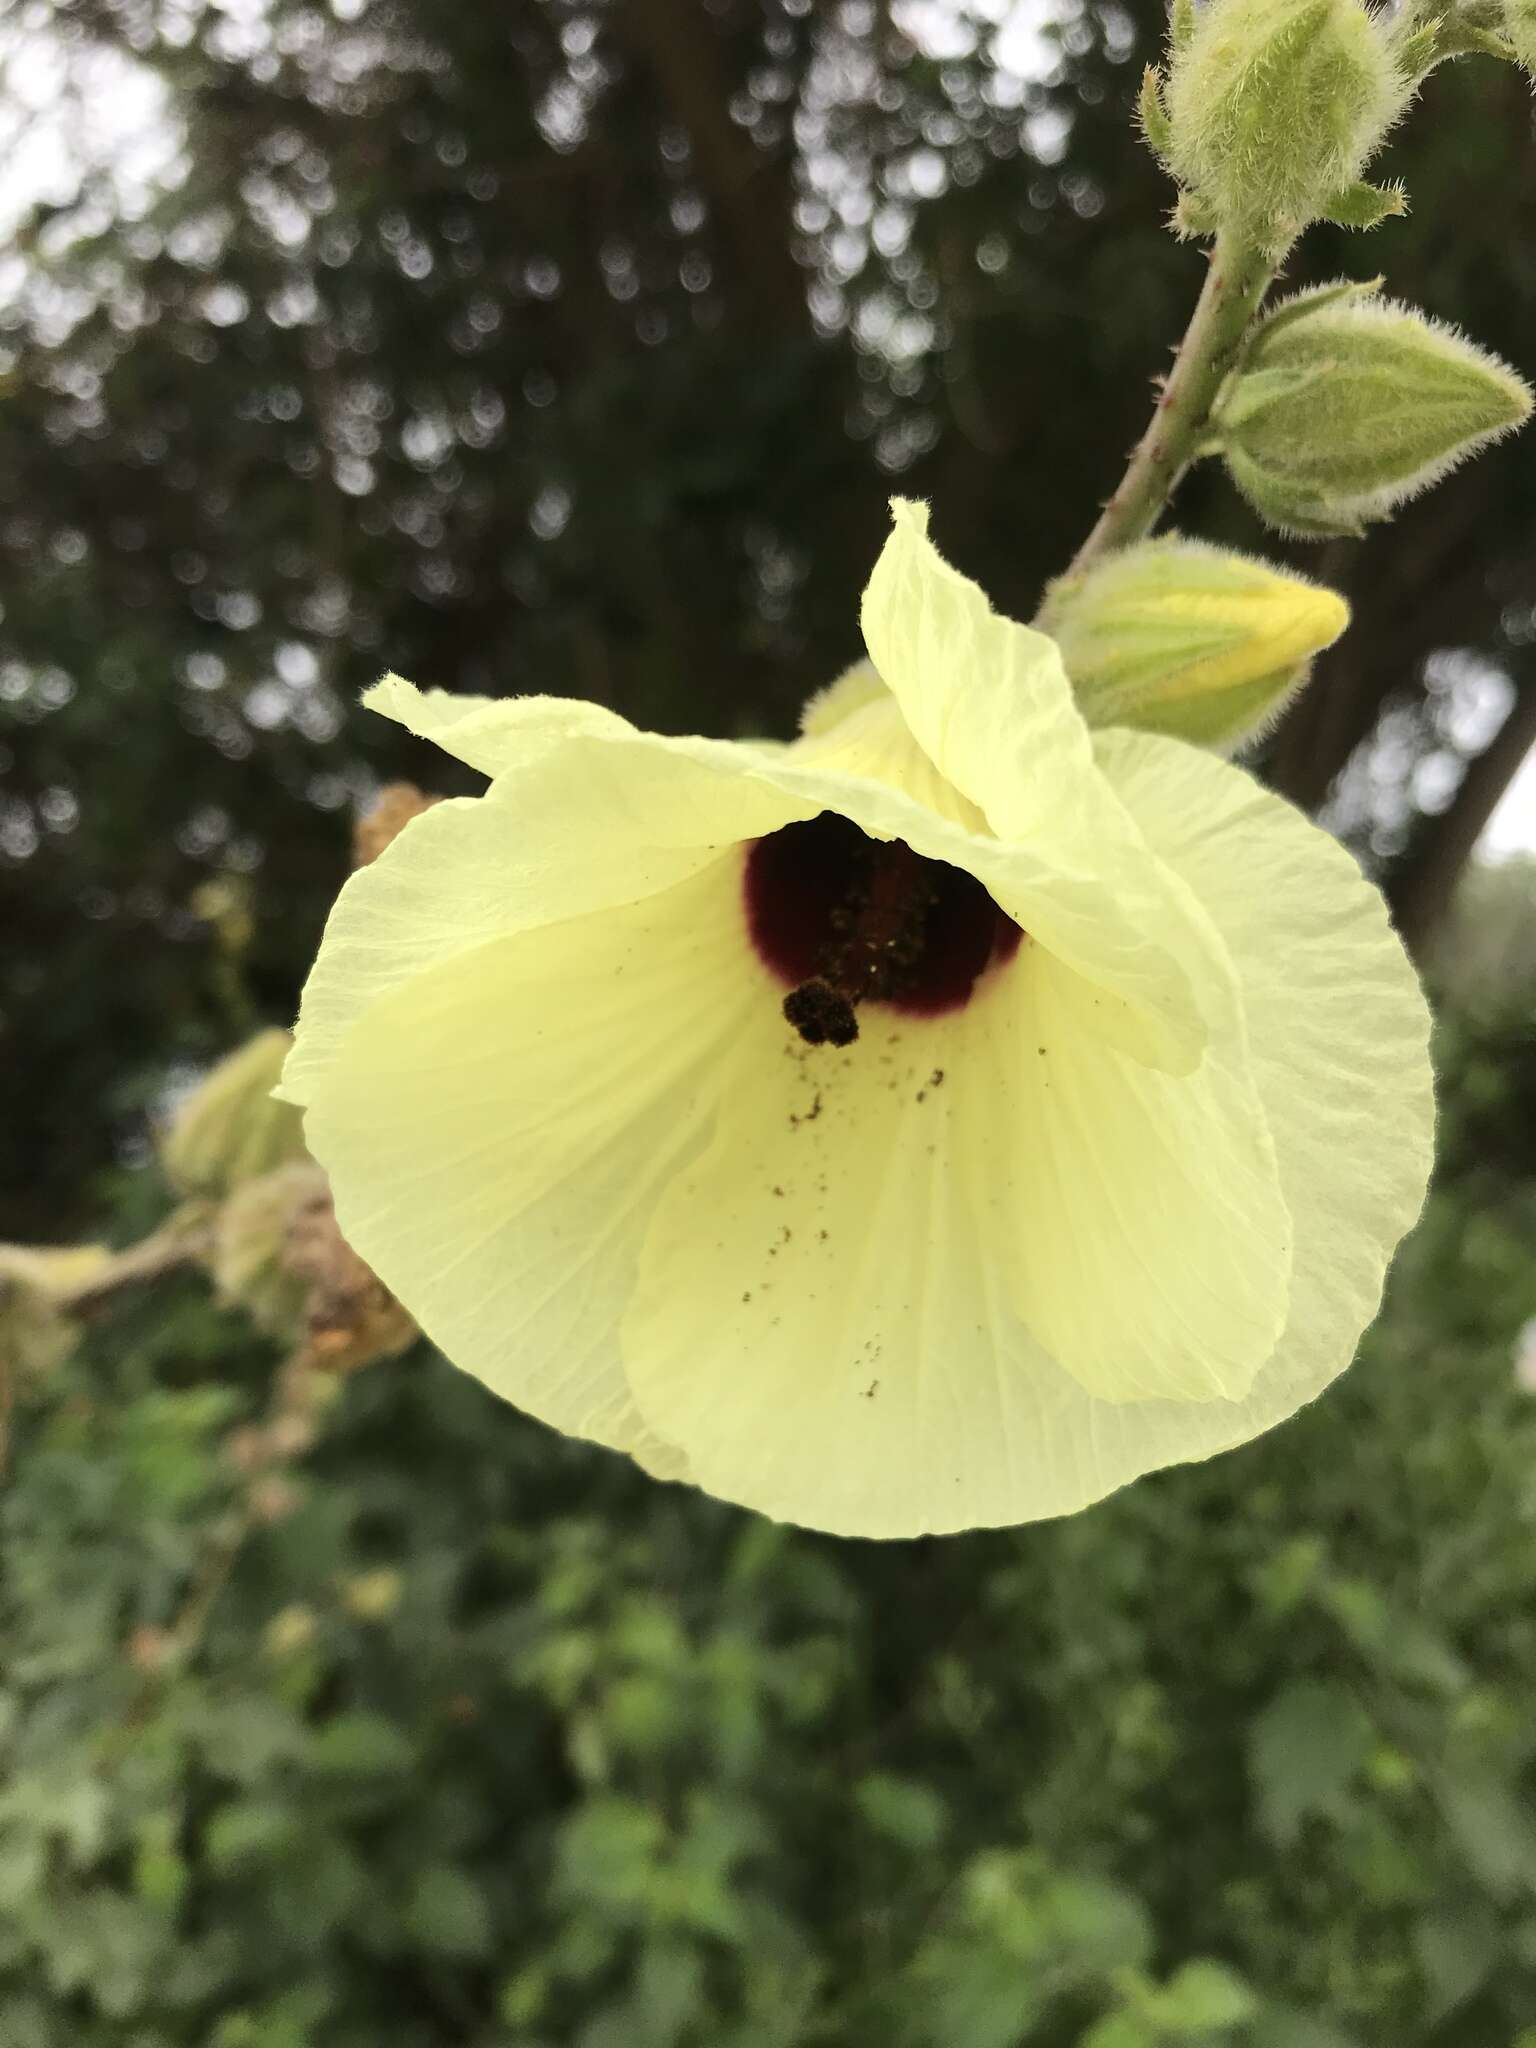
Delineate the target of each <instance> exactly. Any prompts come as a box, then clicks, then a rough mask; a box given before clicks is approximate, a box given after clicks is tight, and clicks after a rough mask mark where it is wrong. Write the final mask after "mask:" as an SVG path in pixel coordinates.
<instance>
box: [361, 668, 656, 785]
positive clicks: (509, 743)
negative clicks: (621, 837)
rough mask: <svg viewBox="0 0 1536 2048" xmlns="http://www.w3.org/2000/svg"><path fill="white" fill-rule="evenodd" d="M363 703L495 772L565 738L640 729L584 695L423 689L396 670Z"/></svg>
mask: <svg viewBox="0 0 1536 2048" xmlns="http://www.w3.org/2000/svg"><path fill="white" fill-rule="evenodd" d="M363 704H364V706H365V707H366V708H367V709H368V710H369V711H377V712H378V713H379V714H380V716H381V717H383V718H392V719H394V721H395V723H396V724H397V725H403V726H404V727H405V729H406V731H407V732H413V733H415V734H416V736H417V738H418V739H424V740H431V742H432V743H433V745H434V746H438V747H441V748H442V750H443V752H444V753H445V754H453V755H456V756H457V758H458V759H459V760H461V761H465V762H467V763H468V764H469V766H470V767H471V768H478V769H479V770H480V773H481V774H482V775H491V776H496V775H505V774H507V773H508V772H509V771H510V770H512V769H515V768H520V767H522V766H524V765H525V764H526V763H527V762H529V761H531V760H534V759H536V758H537V757H538V756H539V755H541V754H542V753H543V752H544V751H545V750H546V749H547V748H548V747H549V746H550V745H551V744H554V743H556V742H558V741H560V740H567V739H603V738H611V737H613V736H614V735H615V734H628V733H633V731H634V730H635V728H634V727H633V726H632V725H630V724H629V723H628V722H627V721H626V720H625V719H622V718H620V717H619V715H618V713H617V712H615V711H605V710H604V709H603V707H602V706H601V705H600V704H589V703H587V702H586V701H585V699H583V698H579V697H470V696H461V695H459V694H458V693H457V692H455V691H452V690H418V689H417V687H416V685H415V684H414V683H408V682H407V681H406V680H405V678H404V676H397V675H393V674H391V675H387V676H385V677H384V678H383V679H382V681H380V682H377V683H375V684H374V686H373V688H372V689H371V690H366V691H364V693H363Z"/></svg>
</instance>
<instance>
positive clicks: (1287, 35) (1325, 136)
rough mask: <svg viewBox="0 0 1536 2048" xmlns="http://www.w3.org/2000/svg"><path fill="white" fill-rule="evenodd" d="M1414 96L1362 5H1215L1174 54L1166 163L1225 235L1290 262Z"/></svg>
mask: <svg viewBox="0 0 1536 2048" xmlns="http://www.w3.org/2000/svg"><path fill="white" fill-rule="evenodd" d="M1408 91H1409V87H1408V83H1407V81H1406V79H1405V78H1404V77H1403V75H1402V73H1401V71H1400V69H1399V66H1398V63H1397V59H1396V57H1395V56H1394V54H1393V50H1392V47H1391V44H1390V42H1389V40H1388V35H1387V31H1386V29H1385V27H1384V26H1383V24H1382V23H1381V22H1380V21H1379V20H1378V18H1377V17H1376V15H1374V14H1373V13H1370V12H1368V11H1367V10H1366V8H1364V7H1363V6H1362V5H1360V0H1209V4H1208V5H1207V6H1205V7H1203V8H1202V9H1201V10H1200V12H1199V14H1198V15H1197V16H1196V18H1195V22H1194V26H1193V27H1192V28H1191V29H1190V30H1189V32H1188V34H1187V36H1186V37H1185V38H1183V39H1182V41H1180V42H1178V43H1177V44H1176V45H1175V47H1174V48H1173V50H1172V52H1171V54H1170V59H1169V69H1168V77H1167V81H1166V85H1165V88H1164V105H1165V108H1166V122H1165V127H1164V129H1163V130H1162V131H1161V132H1160V133H1159V137H1158V140H1159V153H1160V154H1161V155H1163V156H1164V157H1165V159H1166V161H1167V163H1168V165H1169V168H1170V169H1171V170H1172V171H1173V173H1174V175H1175V177H1177V178H1178V180H1179V182H1180V184H1182V185H1183V186H1185V187H1186V188H1187V189H1188V190H1189V191H1192V192H1194V193H1195V194H1197V195H1198V197H1199V198H1200V200H1202V201H1203V202H1205V204H1206V206H1207V207H1208V208H1209V209H1210V211H1211V213H1212V215H1213V216H1214V218H1215V220H1216V222H1217V224H1218V225H1219V226H1221V227H1224V228H1230V229H1232V230H1233V231H1234V232H1235V233H1237V234H1240V235H1241V236H1243V237H1244V238H1245V239H1246V240H1248V241H1251V242H1253V243H1255V244H1257V245H1258V247H1260V248H1261V249H1263V250H1264V251H1265V252H1266V253H1267V254H1269V255H1272V256H1276V257H1278V256H1280V255H1281V254H1283V253H1284V251H1285V250H1286V249H1287V248H1289V247H1290V245H1291V243H1292V242H1293V241H1295V239H1296V237H1297V236H1298V235H1299V234H1300V233H1301V232H1302V230H1303V229H1304V228H1305V227H1306V226H1307V225H1308V224H1309V223H1310V222H1311V221H1314V220H1316V219H1318V218H1319V217H1320V216H1321V215H1322V214H1324V213H1325V212H1326V211H1327V210H1328V205H1329V202H1330V200H1331V199H1332V198H1333V196H1334V195H1335V194H1336V193H1339V192H1342V191H1343V190H1344V189H1345V188H1347V187H1349V186H1352V185H1353V184H1354V183H1355V182H1356V180H1357V179H1358V178H1359V176H1360V172H1361V170H1362V168H1363V167H1364V165H1365V163H1366V161H1367V160H1368V158H1369V157H1370V156H1371V155H1372V154H1373V153H1374V151H1375V150H1376V148H1377V146H1378V144H1379V143H1380V142H1381V140H1382V137H1383V136H1384V135H1385V134H1386V132H1387V130H1388V129H1389V128H1390V127H1391V125H1392V123H1393V121H1394V120H1396V118H1397V116H1398V114H1399V113H1400V112H1401V111H1402V108H1403V106H1404V104H1405V101H1406V99H1407V96H1408ZM1144 118H1145V116H1144Z"/></svg>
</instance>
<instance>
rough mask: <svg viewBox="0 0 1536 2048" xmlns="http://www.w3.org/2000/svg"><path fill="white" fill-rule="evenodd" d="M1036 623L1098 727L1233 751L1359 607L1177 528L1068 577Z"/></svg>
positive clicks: (1272, 712)
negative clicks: (1122, 728)
mask: <svg viewBox="0 0 1536 2048" xmlns="http://www.w3.org/2000/svg"><path fill="white" fill-rule="evenodd" d="M1038 623H1039V625H1040V628H1041V630H1042V631H1043V632H1046V633H1049V634H1050V635H1051V637H1052V639H1054V640H1055V641H1056V643H1057V645H1058V646H1059V647H1060V649H1061V656H1062V661H1063V663H1064V664H1065V666H1066V671H1067V674H1068V675H1069V676H1070V677H1071V679H1072V687H1073V691H1074V693H1075V695H1076V697H1077V701H1078V704H1079V706H1080V708H1081V710H1082V712H1083V716H1084V717H1085V718H1086V719H1087V721H1088V723H1089V724H1090V725H1094V726H1100V725H1130V726H1135V727H1137V728H1138V729H1139V730H1141V731H1143V732H1157V733H1165V734H1167V735H1168V736H1169V737H1170V738H1173V739H1181V740H1187V741H1189V742H1190V744H1191V745H1194V746H1201V747H1211V748H1214V749H1216V750H1217V751H1218V752H1221V753H1229V752H1231V751H1232V750H1233V749H1235V748H1237V747H1239V746H1241V745H1242V744H1243V743H1244V742H1245V741H1247V740H1250V739H1252V738H1253V737H1254V736H1255V735H1256V734H1258V733H1260V732H1262V731H1263V730H1264V729H1265V728H1266V727H1267V726H1268V725H1270V724H1272V723H1273V722H1274V720H1275V719H1276V718H1277V717H1278V716H1279V714H1280V712H1281V711H1282V710H1283V709H1284V707H1285V705H1286V704H1287V702H1288V701H1289V700H1290V698H1291V697H1292V696H1294V694H1295V693H1296V691H1297V690H1299V689H1300V688H1301V686H1302V684H1303V683H1304V682H1305V681H1306V679H1307V675H1308V673H1309V671H1310V668H1311V663H1312V657H1313V656H1314V655H1315V654H1317V653H1319V652H1320V651H1321V650H1322V649H1323V648H1324V647H1328V646H1331V644H1332V643H1333V642H1334V641H1335V640H1337V639H1338V637H1339V635H1340V634H1341V633H1342V632H1343V631H1344V628H1345V627H1346V626H1347V625H1348V624H1349V607H1348V605H1346V604H1345V602H1344V600H1343V598H1341V597H1340V596H1338V595H1337V593H1336V592H1334V591H1332V590H1325V589H1323V588H1322V587H1321V586H1319V585H1318V584H1315V583H1309V582H1308V581H1306V579H1305V578H1303V577H1300V576H1293V575H1290V574H1288V573H1286V572H1283V571H1281V570H1279V569H1275V568H1272V567H1271V565H1270V564H1269V563H1268V562H1261V561H1258V560H1256V559H1255V558H1254V557H1252V556H1249V555H1239V554H1233V553H1230V552H1229V551H1228V550H1227V549H1225V548H1216V547H1209V546H1207V545H1206V544H1205V543H1204V542H1203V541H1193V540H1183V539H1181V538H1180V537H1179V536H1178V535H1177V534H1171V535H1168V536H1167V537H1165V538H1164V539H1161V540H1153V541H1143V542H1142V543H1141V544H1140V545H1138V546H1136V547H1132V548H1127V549H1125V550H1124V551H1123V552H1122V553H1120V554H1114V555H1107V556H1105V557H1104V558H1103V559H1102V560H1100V561H1098V562H1096V563H1095V564H1094V566H1093V567H1092V568H1091V569H1089V570H1088V571H1087V573H1086V574H1085V575H1083V576H1078V577H1063V578H1062V580H1061V581H1060V582H1058V583H1057V584H1055V585H1054V586H1053V587H1052V589H1051V592H1050V594H1049V596H1048V598H1047V600H1046V604H1045V609H1044V611H1043V612H1042V613H1041V616H1040V619H1039V622H1038Z"/></svg>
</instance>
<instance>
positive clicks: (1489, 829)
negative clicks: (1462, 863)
mask: <svg viewBox="0 0 1536 2048" xmlns="http://www.w3.org/2000/svg"><path fill="white" fill-rule="evenodd" d="M1524 853H1536V747H1533V748H1532V750H1531V751H1530V753H1528V754H1527V755H1526V757H1525V760H1524V762H1523V763H1522V765H1521V766H1520V768H1519V769H1517V771H1516V773H1515V775H1514V778H1513V779H1512V781H1511V782H1510V785H1509V787H1508V789H1506V790H1505V792H1504V794H1503V795H1502V796H1501V797H1500V798H1499V801H1498V803H1497V804H1496V805H1495V806H1494V811H1493V816H1492V817H1491V818H1490V819H1489V820H1488V823H1487V824H1486V825H1485V826H1484V827H1483V836H1482V838H1481V839H1479V840H1478V842H1477V858H1478V859H1479V860H1488V861H1500V860H1514V859H1516V858H1517V857H1518V856H1519V855H1521V854H1524Z"/></svg>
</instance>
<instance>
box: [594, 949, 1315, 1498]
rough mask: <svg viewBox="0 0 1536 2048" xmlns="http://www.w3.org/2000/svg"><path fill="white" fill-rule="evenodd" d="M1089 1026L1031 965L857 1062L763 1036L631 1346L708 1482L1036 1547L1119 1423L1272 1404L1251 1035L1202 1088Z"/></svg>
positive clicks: (740, 1493)
mask: <svg viewBox="0 0 1536 2048" xmlns="http://www.w3.org/2000/svg"><path fill="white" fill-rule="evenodd" d="M1091 1000H1092V996H1091V994H1089V993H1088V992H1087V991H1086V989H1085V988H1084V987H1083V986H1082V985H1080V984H1077V983H1076V982H1075V980H1074V979H1073V978H1072V977H1070V976H1063V974H1062V973H1061V971H1060V970H1059V969H1058V968H1057V966H1056V964H1055V963H1054V962H1052V961H1051V960H1050V958H1049V957H1048V956H1046V955H1043V954H1041V953H1040V952H1039V951H1038V949H1032V948H1028V947H1026V948H1025V950H1024V951H1023V952H1022V953H1021V954H1020V955H1019V956H1017V958H1016V960H1015V961H1014V962H1013V963H1011V964H1010V965H1009V966H1007V967H1004V968H1002V969H1001V970H999V971H997V972H995V973H994V974H993V975H992V976H991V977H989V979H988V980H987V981H986V982H984V983H983V984H981V985H980V986H979V988H978V992H977V994H976V996H975V997H973V999H972V1001H971V1002H970V1003H969V1004H968V1005H967V1006H966V1008H965V1009H964V1010H962V1011H960V1012H957V1013H953V1014H951V1015H948V1016H945V1017H940V1018H933V1019H909V1018H903V1017H901V1016H900V1015H898V1014H894V1013H891V1012H888V1011H887V1012H880V1011H878V1010H870V1011H867V1012H866V1013H865V1017H864V1022H863V1029H862V1032H861V1036H860V1039H859V1042H858V1044H857V1045H855V1046H854V1047H853V1048H851V1049H850V1050H849V1051H847V1052H844V1053H837V1052H833V1051H830V1050H828V1049H825V1048H818V1049H815V1050H811V1049H809V1048H806V1047H803V1046H800V1045H799V1044H798V1043H797V1042H796V1041H794V1040H793V1039H792V1037H791V1036H790V1035H789V1034H788V1033H787V1032H786V1031H785V1030H784V1028H783V1026H782V1024H781V1023H780V1022H779V1021H778V1020H777V1019H776V1018H773V1017H771V1016H766V1015H759V1016H758V1017H756V1018H755V1019H754V1020H753V1025H752V1028H751V1030H750V1031H749V1032H748V1033H747V1034H745V1035H744V1036H743V1038H742V1040H741V1041H740V1043H739V1045H738V1047H737V1052H736V1063H735V1070H734V1073H733V1076H732V1079H731V1081H730V1084H729V1086H728V1088H727V1090H726V1093H725V1099H724V1106H723V1108H722V1111H721V1115H720V1120H719V1122H718V1125H717V1126H716V1128H715V1131H714V1134H713V1137H712V1138H711V1140H710V1142H709V1144H708V1145H707V1146H706V1147H705V1149H703V1150H702V1151H701V1152H700V1153H699V1154H698V1155H697V1156H696V1157H694V1158H692V1159H690V1160H689V1161H687V1162H685V1163H683V1164H682V1165H681V1166H680V1167H679V1170H678V1173H677V1175H676V1176H675V1178H674V1179H673V1180H672V1181H671V1182H670V1183H669V1185H668V1187H667V1189H666V1190H665V1192H664V1193H663V1195H662V1197H661V1199H660V1202H659V1203H658V1205H657V1208H656V1212H655V1222H654V1225H653V1228H652V1230H651V1233H650V1236H649V1238H648V1239H647V1242H646V1246H645V1250H644V1253H643V1255H642V1257H641V1260H640V1265H639V1275H638V1288H637V1292H636V1295H635V1299H634V1302H633V1304H632V1306H631V1308H630V1310H629V1312H628V1314H627V1316H626V1318H625V1323H624V1355H625V1362H626V1371H627V1373H628V1376H629V1380H630V1384H631V1386H632V1387H633V1389H634V1394H635V1399H636V1402H637V1403H638V1405H639V1408H640V1411H641V1413H642V1414H644V1415H645V1416H646V1417H647V1419H648V1421H649V1422H650V1424H651V1426H652V1427H653V1428H655V1429H656V1430H658V1431H659V1432H660V1433H661V1434H662V1435H664V1436H666V1437H668V1438H670V1439H672V1440H674V1441H676V1442H678V1443H679V1444H681V1445H683V1446H684V1447H685V1448H686V1451H687V1454H688V1458H689V1464H690V1470H691V1473H692V1476H693V1477H694V1479H695V1480H696V1481H697V1482H698V1484H700V1485H701V1486H703V1487H705V1488H707V1489H708V1490H709V1491H711V1492H715V1493H719V1494H721V1495H723V1496H724V1497H725V1498H727V1499H730V1500H737V1501H741V1502H744V1503H745V1504H746V1505H748V1506H751V1507H756V1508H758V1509H760V1510H762V1511H763V1512H764V1513H767V1514H771V1515H775V1516H778V1517H780V1518H782V1519H785V1520H790V1521H796V1522H801V1523H805V1524H808V1525H810V1526H812V1527H817V1528H823V1529H830V1530H833V1531H835V1532H838V1533H842V1534H849V1535H865V1536H912V1535H919V1534H923V1533H925V1532H939V1531H945V1530H953V1529H959V1528H967V1527H973V1526H978V1525H988V1524H998V1523H1010V1522H1021V1521H1026V1520H1030V1519H1033V1518H1035V1517H1038V1516H1041V1515H1049V1514H1057V1513H1062V1512H1065V1511H1066V1510H1068V1509H1069V1508H1074V1507H1078V1506H1081V1505H1082V1504H1083V1503H1084V1502H1085V1501H1086V1500H1088V1499H1091V1498H1093V1497H1095V1491H1094V1490H1095V1488H1096V1487H1097V1480H1096V1466H1095V1461H1094V1438H1095V1431H1096V1428H1097V1423H1096V1421H1095V1420H1094V1416H1095V1412H1096V1411H1099V1410H1103V1411H1105V1412H1107V1413H1114V1412H1116V1411H1117V1410H1118V1409H1119V1408H1120V1407H1123V1406H1126V1405H1131V1406H1134V1407H1138V1408H1139V1407H1140V1406H1142V1405H1145V1402H1146V1398H1147V1397H1148V1396H1154V1397H1157V1396H1161V1397H1166V1398H1164V1399H1162V1400H1161V1401H1160V1402H1159V1405H1160V1406H1161V1407H1163V1408H1179V1407H1184V1406H1202V1407H1204V1406H1219V1407H1222V1408H1224V1409H1225V1408H1228V1407H1229V1405H1230V1403H1229V1400H1228V1399H1227V1398H1225V1397H1229V1396H1231V1395H1234V1394H1242V1393H1246V1392H1247V1390H1248V1387H1249V1386H1250V1385H1251V1383H1252V1381H1253V1379H1254V1376H1255V1374H1256V1373H1257V1372H1258V1371H1259V1369H1260V1368H1261V1366H1262V1364H1263V1362H1264V1360H1265V1358H1266V1357H1267V1356H1268V1354H1269V1352H1270V1350H1271V1349H1272V1347H1273V1345H1274V1342H1275V1339H1276V1337H1277V1335H1278V1333H1279V1331H1280V1329H1281V1327H1282V1325H1283V1322H1284V1316H1285V1301H1286V1282H1287V1275H1288V1266H1289V1255H1288V1236H1289V1232H1288V1225H1287V1218H1286V1214H1285V1208H1284V1204H1283V1201H1282V1200H1281V1198H1280V1194H1279V1188H1278V1182H1277V1178H1276V1174H1275V1169H1274V1161H1273V1156H1272V1153H1271V1152H1270V1150H1269V1148H1268V1143H1267V1137H1266V1133H1265V1127H1264V1118H1263V1112H1262V1110H1261V1109H1260V1108H1259V1106H1258V1103H1257V1099H1256V1097H1255V1095H1254V1092H1253V1089H1252V1086H1251V1083H1250V1082H1249V1081H1248V1079H1247V1077H1246V1074H1245V1072H1244V1070H1243V1058H1242V1041H1241V1031H1240V1026H1239V1025H1238V1024H1237V1021H1236V1018H1235V1013H1234V1015H1233V1017H1231V1018H1229V1020H1228V1023H1229V1026H1230V1029H1229V1032H1228V1034H1227V1035H1226V1036H1225V1037H1224V1038H1223V1039H1222V1041H1221V1043H1220V1046H1219V1048H1218V1049H1217V1050H1215V1051H1213V1053H1212V1054H1211V1055H1210V1056H1209V1057H1208V1059H1207V1062H1206V1064H1205V1066H1204V1067H1203V1068H1202V1070H1201V1072H1200V1073H1199V1074H1198V1075H1197V1076H1194V1077H1192V1078H1188V1079H1179V1080H1176V1079H1173V1078H1171V1077H1169V1076H1167V1075H1164V1074H1159V1073H1156V1072H1153V1071H1151V1070H1149V1069H1147V1068H1146V1067H1144V1066H1142V1065H1140V1064H1138V1063H1137V1062H1135V1061H1132V1060H1130V1059H1127V1058H1126V1057H1125V1056H1123V1055H1122V1054H1120V1053H1118V1052H1116V1051H1115V1050H1114V1049H1113V1048H1111V1047H1109V1046H1106V1045H1104V1044H1103V1043H1101V1042H1098V1041H1096V1040H1095V1039H1094V1038H1093V1037H1091V1036H1088V1035H1086V1034H1085V1032H1084V1030H1083V1020H1082V1017H1081V1014H1080V1007H1079V1006H1080V1005H1081V1004H1083V1003H1085V1002H1091ZM1042 1046H1043V1047H1044V1048H1045V1050H1044V1052H1043V1053H1042V1052H1041V1050H1040V1048H1041V1047H1042ZM1192 1248H1193V1250H1192ZM1094 1395H1097V1396H1100V1397H1101V1398H1100V1399H1099V1400H1094V1399H1092V1398H1091V1397H1092V1396H1094ZM1153 1462H1155V1461H1153ZM1097 1490H1098V1491H1103V1490H1105V1489H1104V1488H1102V1487H1097Z"/></svg>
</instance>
